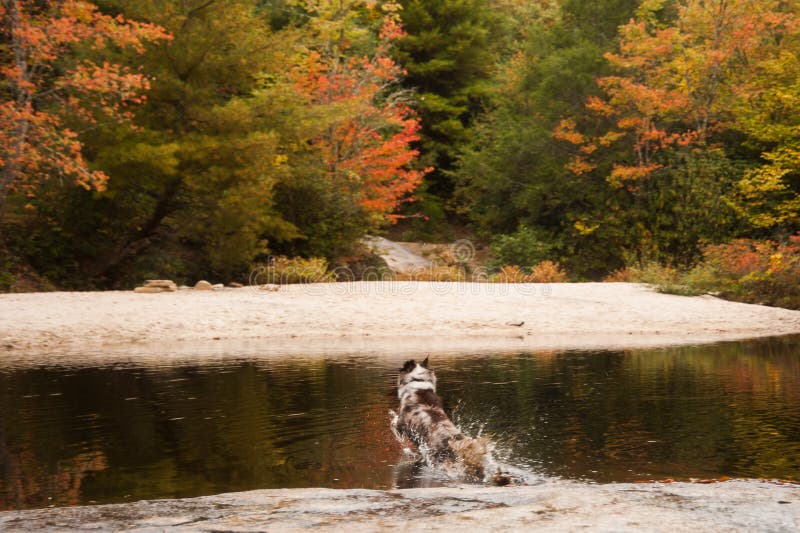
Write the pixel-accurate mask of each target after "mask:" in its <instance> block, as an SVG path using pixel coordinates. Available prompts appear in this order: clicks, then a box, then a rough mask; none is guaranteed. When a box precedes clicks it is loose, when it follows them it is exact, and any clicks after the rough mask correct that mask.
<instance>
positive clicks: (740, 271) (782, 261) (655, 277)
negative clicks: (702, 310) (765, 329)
mask: <svg viewBox="0 0 800 533" xmlns="http://www.w3.org/2000/svg"><path fill="white" fill-rule="evenodd" d="M623 272H624V273H625V275H627V277H628V279H629V280H630V281H637V282H641V283H648V284H651V285H654V286H656V287H657V288H658V290H659V291H660V292H666V293H670V294H682V295H697V294H705V293H713V294H718V295H720V296H722V297H723V298H728V299H731V300H736V301H740V302H747V303H757V304H764V305H773V306H778V307H787V308H790V309H800V234H798V235H795V236H793V237H790V238H789V239H788V241H786V242H785V243H777V242H775V241H769V240H767V241H757V240H752V239H737V240H735V241H731V242H729V243H725V244H715V245H709V246H706V247H705V248H703V259H702V260H701V262H700V263H699V264H697V265H696V266H695V267H694V268H692V269H690V270H688V271H685V272H679V271H677V270H675V269H674V268H671V267H666V266H662V265H659V264H657V263H648V264H646V265H644V266H641V267H629V268H627V269H625V270H624V271H618V273H614V274H613V278H616V279H618V278H620V277H622V275H623V274H622V273H623ZM607 279H608V278H607Z"/></svg>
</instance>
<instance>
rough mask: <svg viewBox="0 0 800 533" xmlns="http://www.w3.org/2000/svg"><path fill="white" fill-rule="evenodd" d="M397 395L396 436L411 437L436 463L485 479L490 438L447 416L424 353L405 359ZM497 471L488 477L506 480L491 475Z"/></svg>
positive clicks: (400, 437) (394, 428) (451, 470)
mask: <svg viewBox="0 0 800 533" xmlns="http://www.w3.org/2000/svg"><path fill="white" fill-rule="evenodd" d="M397 397H398V399H399V400H400V410H399V413H397V414H394V413H393V414H394V417H393V419H392V430H393V432H394V433H395V435H396V436H397V437H398V439H399V440H402V439H403V438H408V439H409V440H411V441H412V442H413V443H414V444H416V445H417V447H418V448H419V449H420V450H422V451H423V453H424V454H426V455H427V457H428V459H429V460H430V462H431V463H433V464H434V465H435V466H443V467H445V469H446V470H448V471H450V472H456V473H459V474H462V475H464V476H465V477H467V478H470V479H473V480H480V481H483V480H484V478H485V474H486V463H487V461H488V460H489V453H490V449H489V439H488V438H486V437H480V438H471V437H467V436H466V435H464V434H463V433H461V430H460V429H458V427H456V425H455V424H453V422H452V421H451V420H450V419H449V418H448V416H447V414H446V413H445V412H444V408H443V406H442V401H441V399H440V398H439V396H437V395H436V374H434V372H433V370H431V369H430V368H428V358H427V357H426V358H425V360H424V361H423V362H422V363H417V362H416V361H415V360H413V359H411V360H409V361H406V362H405V364H404V365H403V367H402V368H400V369H399V374H398V376H397ZM498 474H499V471H498ZM498 474H495V475H494V476H493V477H492V479H491V480H490V481H492V482H493V483H495V484H506V483H504V482H503V480H501V479H498V480H495V479H494V478H495V477H497V475H498Z"/></svg>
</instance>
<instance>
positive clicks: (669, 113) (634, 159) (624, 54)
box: [555, 0, 800, 189]
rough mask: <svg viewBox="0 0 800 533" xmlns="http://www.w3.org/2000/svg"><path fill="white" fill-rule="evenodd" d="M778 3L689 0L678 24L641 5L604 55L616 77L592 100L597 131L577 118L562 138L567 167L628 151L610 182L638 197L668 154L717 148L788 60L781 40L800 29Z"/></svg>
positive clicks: (591, 164) (577, 168)
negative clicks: (764, 65) (762, 78)
mask: <svg viewBox="0 0 800 533" xmlns="http://www.w3.org/2000/svg"><path fill="white" fill-rule="evenodd" d="M780 4H781V2H777V1H769V2H762V1H754V0H722V1H712V2H702V1H699V0H687V1H683V2H677V6H676V7H677V16H676V19H677V21H676V23H675V24H674V25H663V24H659V23H658V22H657V21H655V20H654V19H653V17H652V14H651V13H648V11H647V9H646V6H647V4H643V7H642V8H640V16H639V17H638V18H637V19H633V20H631V21H630V22H628V24H626V25H624V26H623V27H621V28H620V34H619V49H618V51H616V52H608V53H606V54H605V58H606V60H607V61H608V62H609V64H610V65H611V66H612V68H613V69H614V70H615V72H616V73H615V74H614V75H611V76H604V77H600V78H598V79H597V84H598V86H599V87H600V89H601V90H602V92H603V94H604V95H603V96H602V97H590V98H588V99H587V101H586V108H587V110H588V111H589V115H590V116H594V117H596V118H595V122H596V123H597V124H601V125H602V126H600V129H599V132H597V131H595V132H594V133H589V131H590V130H592V128H590V127H587V126H588V124H584V125H583V126H584V127H581V125H580V124H577V123H576V121H575V119H574V118H569V117H567V118H564V120H562V121H561V123H560V124H559V126H558V127H557V128H556V130H555V136H556V138H558V139H561V140H564V141H566V142H568V143H570V144H572V145H574V146H575V149H576V150H575V153H574V155H573V157H572V159H571V161H570V162H569V163H568V165H567V168H568V169H569V170H571V171H572V172H574V173H575V174H583V173H586V172H591V171H592V170H594V169H595V168H596V166H597V164H596V162H595V161H596V157H597V156H598V155H602V153H604V151H606V150H608V149H609V147H612V146H622V147H624V151H623V154H625V155H624V156H623V157H622V158H621V159H620V160H617V161H615V162H614V163H613V164H612V168H611V170H610V172H609V173H608V175H607V179H608V181H609V183H611V184H612V185H614V186H626V187H629V188H632V189H635V188H636V187H638V186H639V185H638V182H640V181H641V180H644V179H646V178H649V177H651V176H652V175H653V174H654V173H656V172H657V171H658V170H659V169H661V168H663V167H664V165H665V164H666V163H665V160H664V158H663V157H662V154H663V153H664V152H666V151H670V150H675V149H680V148H682V147H690V146H706V145H708V143H709V142H712V138H711V136H712V134H713V133H715V132H716V131H718V130H719V129H721V128H726V127H728V128H729V127H731V124H732V122H734V121H735V116H736V110H737V106H743V105H747V103H748V102H749V101H750V100H751V99H752V98H753V97H754V96H756V94H758V92H759V90H758V89H756V87H761V86H762V84H761V83H759V82H758V80H757V79H756V78H757V71H758V69H759V65H760V64H761V62H762V61H767V60H773V59H774V58H775V57H776V54H780V53H782V52H781V46H780V43H781V41H782V40H784V39H785V38H786V37H787V36H788V35H793V34H794V33H796V32H797V30H798V28H799V27H800V26H799V25H800V18H799V16H798V14H795V13H791V12H785V11H783V10H782V8H781V5H780Z"/></svg>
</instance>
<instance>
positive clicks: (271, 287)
mask: <svg viewBox="0 0 800 533" xmlns="http://www.w3.org/2000/svg"><path fill="white" fill-rule="evenodd" d="M258 290H260V291H271V292H276V291H279V290H281V286H280V285H273V284H272V283H265V284H264V285H259V286H258Z"/></svg>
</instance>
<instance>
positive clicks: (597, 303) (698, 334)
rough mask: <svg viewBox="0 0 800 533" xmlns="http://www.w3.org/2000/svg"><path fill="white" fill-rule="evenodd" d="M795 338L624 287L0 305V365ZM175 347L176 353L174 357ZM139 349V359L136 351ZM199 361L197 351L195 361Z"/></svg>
mask: <svg viewBox="0 0 800 533" xmlns="http://www.w3.org/2000/svg"><path fill="white" fill-rule="evenodd" d="M790 333H800V311H790V310H785V309H778V308H771V307H764V306H758V305H749V304H741V303H734V302H728V301H724V300H721V299H718V298H714V297H712V296H700V297H684V296H674V295H667V294H659V293H657V292H655V291H653V290H652V289H650V288H648V287H646V286H644V285H640V284H632V283H563V284H547V285H543V284H515V285H506V284H478V283H430V282H358V283H327V284H312V285H289V286H283V287H281V288H280V290H279V291H277V292H269V291H260V290H257V289H254V288H251V287H244V288H239V289H223V290H217V291H179V292H172V293H159V294H137V293H134V292H131V291H109V292H51V293H32V294H3V295H0V354H2V353H6V354H14V353H21V352H29V353H32V352H37V351H45V352H49V353H54V352H64V353H66V352H80V351H92V350H103V351H113V349H114V348H115V347H116V348H119V349H123V350H124V349H131V348H132V347H133V346H139V347H140V348H142V350H143V351H147V350H146V349H145V348H146V347H145V345H148V346H150V347H152V346H156V347H161V348H162V351H163V348H164V347H166V346H170V350H173V349H174V350H175V351H178V352H180V351H184V352H186V351H188V352H189V353H191V352H192V351H193V350H195V349H196V348H197V347H198V346H205V347H209V346H212V345H213V344H214V343H215V341H228V342H248V343H251V344H252V343H256V344H257V345H258V346H259V348H258V349H259V350H261V351H264V352H273V353H287V354H288V353H306V354H308V353H312V352H319V353H328V352H337V351H341V352H347V353H361V352H375V353H378V352H385V351H387V350H388V351H392V352H394V353H398V354H414V353H418V352H419V353H422V352H425V351H444V352H451V353H460V352H476V351H481V350H484V351H485V350H497V351H511V350H537V349H571V348H574V349H581V348H603V347H607V348H624V347H641V346H659V345H672V344H687V343H690V344H691V343H703V342H713V341H721V340H733V339H742V338H748V337H761V336H768V335H781V334H790ZM181 347H182V348H181ZM148 349H149V348H148ZM199 351H203V350H199Z"/></svg>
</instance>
